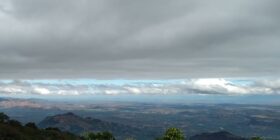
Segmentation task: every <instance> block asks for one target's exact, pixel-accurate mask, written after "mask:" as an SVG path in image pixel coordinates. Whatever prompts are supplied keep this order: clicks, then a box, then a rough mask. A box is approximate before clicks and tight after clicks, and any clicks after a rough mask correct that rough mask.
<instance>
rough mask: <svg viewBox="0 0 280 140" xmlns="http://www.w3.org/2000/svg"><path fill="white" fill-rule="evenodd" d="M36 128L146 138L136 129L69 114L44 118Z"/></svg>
mask: <svg viewBox="0 0 280 140" xmlns="http://www.w3.org/2000/svg"><path fill="white" fill-rule="evenodd" d="M38 126H39V127H41V128H47V127H56V128H59V129H60V130H62V131H68V132H72V133H75V134H81V133H83V132H88V131H94V132H101V131H109V132H111V133H113V135H114V136H116V138H117V139H124V138H127V137H135V138H137V139H145V138H146V137H145V133H143V132H142V131H140V130H139V129H137V128H134V127H131V126H127V125H122V124H118V123H112V122H107V121H102V120H99V119H94V118H90V117H87V118H82V117H80V116H78V115H75V114H74V113H71V112H69V113H65V114H59V115H55V116H49V117H46V118H45V119H44V120H43V121H41V122H40V123H39V124H38ZM146 135H147V134H146Z"/></svg>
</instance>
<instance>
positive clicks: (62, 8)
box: [0, 0, 280, 94]
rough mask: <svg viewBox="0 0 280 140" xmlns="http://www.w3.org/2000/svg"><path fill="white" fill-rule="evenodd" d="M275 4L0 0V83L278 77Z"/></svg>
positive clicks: (260, 0) (270, 0) (248, 0)
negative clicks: (50, 79)
mask: <svg viewBox="0 0 280 140" xmlns="http://www.w3.org/2000/svg"><path fill="white" fill-rule="evenodd" d="M279 5H280V2H279V1H277V0H265V1H264V0H234V1H224V0H211V1H205V0H184V1H180V0H175V1H170V0H141V1H131V0H114V1H109V0H102V1H101V0H79V1H77V0H59V1H52V0H48V1H46V0H24V1H19V0H1V2H0V66H1V67H0V78H2V79H3V78H8V79H9V78H10V79H20V78H27V79H29V78H35V79H36V78H98V79H112V78H113V79H114V78H125V79H139V78H141V79H164V78H201V77H236V76H237V77H250V76H252V77H255V76H257V77H258V76H279V74H280V73H279V70H278V68H279V67H280V63H279V62H278V60H279V56H280V55H279V52H280V48H279V45H280V41H279V36H280V16H279V13H280V10H279ZM38 91H39V92H44V93H46V94H47V93H48V92H47V91H46V90H43V89H36V90H34V92H38Z"/></svg>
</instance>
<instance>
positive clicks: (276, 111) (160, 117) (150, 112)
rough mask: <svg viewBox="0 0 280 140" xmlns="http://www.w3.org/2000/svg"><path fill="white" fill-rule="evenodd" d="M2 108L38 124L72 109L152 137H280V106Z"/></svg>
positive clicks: (0, 104) (7, 103)
mask: <svg viewBox="0 0 280 140" xmlns="http://www.w3.org/2000/svg"><path fill="white" fill-rule="evenodd" d="M0 111H3V112H5V113H7V114H8V115H9V116H10V117H11V118H14V119H17V120H20V121H21V122H23V123H25V122H29V121H33V122H35V123H37V124H39V123H40V122H41V121H42V120H44V119H45V118H46V117H48V116H54V115H57V114H61V113H66V112H73V113H75V114H77V115H79V116H81V117H82V118H93V119H98V120H100V121H104V122H106V123H102V125H101V126H103V125H104V124H105V125H106V124H113V125H114V124H118V126H116V127H117V128H118V127H119V128H118V129H120V130H125V129H124V128H121V127H124V126H125V127H127V128H133V129H129V130H131V135H133V134H135V135H137V134H136V133H135V131H136V130H137V131H140V132H141V133H142V134H145V135H146V137H149V138H151V139H152V138H154V137H157V136H160V135H162V133H163V132H164V131H165V130H166V128H168V127H178V128H181V129H182V130H183V131H184V133H185V134H186V135H187V136H192V135H195V134H199V133H202V132H216V131H221V130H225V131H229V132H232V133H234V134H237V135H240V136H244V137H250V136H263V137H267V138H278V139H279V138H280V118H279V116H280V105H252V104H251V105H246V104H181V103H180V104H179V103H178V104H174V103H173V104H167V103H166V104H160V103H140V102H139V103H130V102H103V103H98V102H96V103H95V102H92V103H77V102H54V101H47V100H36V99H12V98H5V99H1V101H0ZM107 127H108V128H109V127H110V126H107ZM110 128H113V127H110ZM101 130H104V129H103V128H101ZM129 130H126V131H129ZM132 131H133V132H132ZM128 133H129V132H128Z"/></svg>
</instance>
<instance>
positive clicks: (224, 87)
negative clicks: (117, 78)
mask: <svg viewBox="0 0 280 140" xmlns="http://www.w3.org/2000/svg"><path fill="white" fill-rule="evenodd" d="M65 81H67V80H65ZM107 82H108V83H107V84H106V83H103V82H96V83H85V82H84V81H80V83H79V82H78V83H77V82H75V83H71V82H61V81H60V82H59V80H55V82H50V83H46V82H38V81H37V82H32V80H28V81H12V82H0V94H8V95H11V94H13V95H27V94H29V95H30V94H36V95H123V94H132V95H138V94H145V95H154V94H157V95H176V94H181V95H182V94H199V95H201V94H222V95H248V94H264V95H265V94H280V80H277V79H276V80H246V84H243V83H240V82H236V80H228V79H223V78H212V79H187V80H175V81H172V80H170V81H168V80H167V81H148V82H147V81H143V82H141V81H131V82H126V83H125V84H117V83H116V82H115V83H114V82H113V81H112V83H110V82H109V81H107Z"/></svg>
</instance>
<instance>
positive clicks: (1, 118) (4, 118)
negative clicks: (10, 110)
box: [0, 112, 10, 123]
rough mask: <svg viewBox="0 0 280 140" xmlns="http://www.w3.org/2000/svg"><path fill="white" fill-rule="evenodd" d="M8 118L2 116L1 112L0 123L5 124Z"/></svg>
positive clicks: (4, 115)
mask: <svg viewBox="0 0 280 140" xmlns="http://www.w3.org/2000/svg"><path fill="white" fill-rule="evenodd" d="M9 119H10V118H9V116H8V115H6V114H4V113H3V112H1V113H0V123H3V122H7V121H8V120H9Z"/></svg>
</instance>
